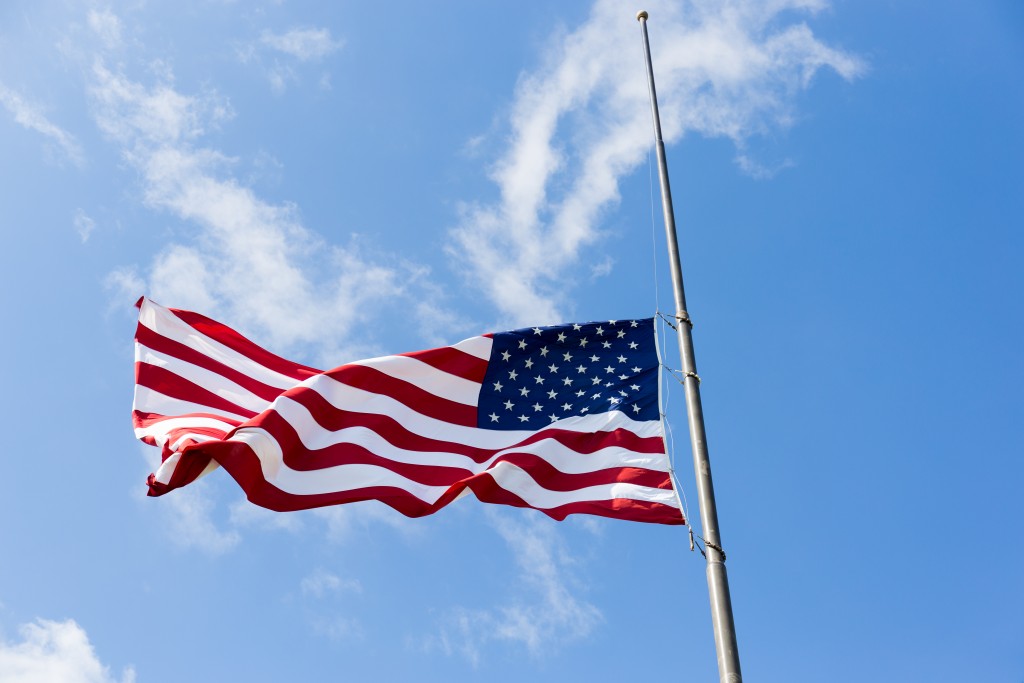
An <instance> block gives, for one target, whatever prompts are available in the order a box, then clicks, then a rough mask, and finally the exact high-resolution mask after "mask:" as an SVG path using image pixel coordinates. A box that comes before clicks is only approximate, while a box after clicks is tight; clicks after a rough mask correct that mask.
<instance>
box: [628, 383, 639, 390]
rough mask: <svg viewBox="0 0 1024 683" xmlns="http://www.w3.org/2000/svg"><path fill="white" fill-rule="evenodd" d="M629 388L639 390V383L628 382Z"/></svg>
mask: <svg viewBox="0 0 1024 683" xmlns="http://www.w3.org/2000/svg"><path fill="white" fill-rule="evenodd" d="M629 388H630V389H632V390H633V391H640V385H639V384H630V385H629Z"/></svg>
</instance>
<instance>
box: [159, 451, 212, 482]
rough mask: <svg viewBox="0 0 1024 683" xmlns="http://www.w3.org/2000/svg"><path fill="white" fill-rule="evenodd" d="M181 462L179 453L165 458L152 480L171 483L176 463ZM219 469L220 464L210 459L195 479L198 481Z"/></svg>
mask: <svg viewBox="0 0 1024 683" xmlns="http://www.w3.org/2000/svg"><path fill="white" fill-rule="evenodd" d="M180 460H181V453H175V454H174V455H172V456H171V457H169V458H167V459H166V460H164V461H163V462H162V463H161V464H160V468H159V469H158V470H157V471H156V472H155V473H154V474H153V476H154V478H155V479H156V480H157V481H158V482H160V483H161V484H167V483H169V482H170V481H171V477H172V476H173V475H174V469H175V468H176V467H177V466H178V462H179V461H180ZM218 467H220V463H218V462H217V461H216V460H213V459H212V458H211V459H210V462H209V463H208V464H207V465H206V467H204V468H203V471H202V472H200V473H199V476H198V477H196V478H195V481H198V480H200V479H202V478H203V477H205V476H206V475H207V474H209V473H210V472H213V471H214V470H215V469H217V468H218Z"/></svg>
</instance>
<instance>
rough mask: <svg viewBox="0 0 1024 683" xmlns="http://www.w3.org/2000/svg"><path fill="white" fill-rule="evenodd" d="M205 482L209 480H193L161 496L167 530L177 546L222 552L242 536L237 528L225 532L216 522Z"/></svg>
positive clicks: (235, 543) (237, 541) (233, 545)
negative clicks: (183, 486) (185, 485)
mask: <svg viewBox="0 0 1024 683" xmlns="http://www.w3.org/2000/svg"><path fill="white" fill-rule="evenodd" d="M204 485H205V482H198V481H197V482H193V483H191V484H189V485H188V486H187V487H185V488H181V489H178V490H177V491H174V492H172V493H171V494H169V495H166V496H162V497H161V498H160V503H161V505H162V506H163V508H164V509H163V510H162V513H163V519H164V532H165V534H166V535H167V537H168V538H169V539H171V541H172V542H173V543H174V544H175V545H179V546H181V547H183V548H195V549H197V550H201V551H203V552H205V553H208V554H210V555H222V554H224V553H226V552H228V551H229V550H231V549H233V548H234V547H235V546H237V545H238V543H239V542H240V541H241V540H242V538H241V536H240V535H239V534H238V532H237V531H235V530H234V529H229V530H226V531H225V530H223V529H221V528H219V527H218V526H217V524H216V522H214V520H213V516H212V512H213V503H212V502H211V499H210V496H209V495H208V494H207V492H206V491H205V490H204Z"/></svg>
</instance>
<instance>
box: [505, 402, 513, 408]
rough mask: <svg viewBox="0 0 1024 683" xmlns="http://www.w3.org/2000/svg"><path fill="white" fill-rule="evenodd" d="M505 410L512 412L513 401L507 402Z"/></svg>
mask: <svg viewBox="0 0 1024 683" xmlns="http://www.w3.org/2000/svg"><path fill="white" fill-rule="evenodd" d="M505 410H512V401H505Z"/></svg>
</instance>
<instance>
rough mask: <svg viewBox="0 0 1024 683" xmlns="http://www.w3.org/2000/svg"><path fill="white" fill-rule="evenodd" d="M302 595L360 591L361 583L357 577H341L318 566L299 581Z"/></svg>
mask: <svg viewBox="0 0 1024 683" xmlns="http://www.w3.org/2000/svg"><path fill="white" fill-rule="evenodd" d="M299 589H300V590H301V591H302V594H303V595H307V596H310V597H314V598H323V597H326V596H328V595H332V594H340V593H362V592H363V585H362V584H361V583H360V582H359V581H358V580H357V579H343V578H341V577H340V576H338V575H337V574H334V573H332V572H329V571H327V570H326V569H324V568H322V567H318V568H317V569H315V570H314V571H313V573H312V574H310V575H309V576H306V577H304V578H303V579H302V581H301V582H300V583H299Z"/></svg>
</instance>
